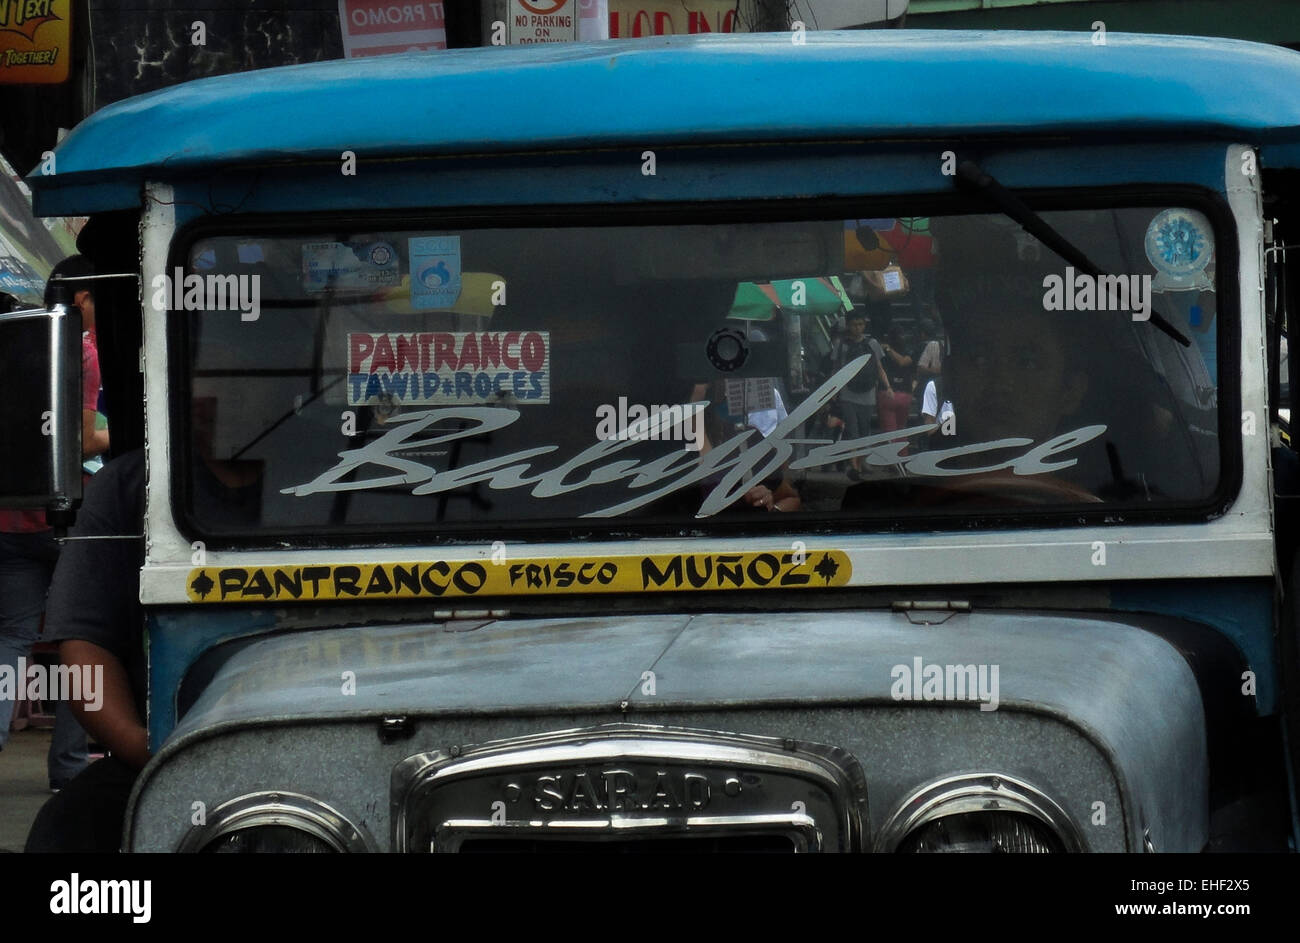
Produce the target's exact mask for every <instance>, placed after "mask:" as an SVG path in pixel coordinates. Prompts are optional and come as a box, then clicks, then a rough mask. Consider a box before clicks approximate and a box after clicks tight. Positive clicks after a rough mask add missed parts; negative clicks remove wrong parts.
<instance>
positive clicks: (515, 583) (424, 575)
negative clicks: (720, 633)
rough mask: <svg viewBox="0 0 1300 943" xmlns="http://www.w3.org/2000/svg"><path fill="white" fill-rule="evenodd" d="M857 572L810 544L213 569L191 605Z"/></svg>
mask: <svg viewBox="0 0 1300 943" xmlns="http://www.w3.org/2000/svg"><path fill="white" fill-rule="evenodd" d="M800 547H802V545H800ZM852 572H853V570H852V566H851V565H850V564H849V558H848V556H847V555H846V554H845V553H844V552H843V551H841V550H811V549H798V550H784V551H782V550H774V551H759V552H750V553H671V554H655V555H648V556H618V557H551V558H545V559H528V560H501V561H499V562H493V561H491V560H437V561H432V562H426V563H349V564H318V565H305V566H230V567H215V566H205V567H197V568H195V569H193V570H191V571H190V573H189V576H188V577H187V578H186V593H187V594H188V596H189V598H190V601H191V602H217V603H221V602H225V603H230V602H308V601H313V600H321V599H334V600H381V599H449V598H464V597H468V596H475V597H486V596H524V595H553V594H580V593H646V592H694V591H706V590H735V589H742V590H759V589H821V588H825V587H828V586H844V585H847V583H848V582H849V577H850V576H851V575H852Z"/></svg>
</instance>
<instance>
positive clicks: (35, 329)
mask: <svg viewBox="0 0 1300 943" xmlns="http://www.w3.org/2000/svg"><path fill="white" fill-rule="evenodd" d="M0 442H3V443H4V450H5V453H6V455H7V459H6V460H5V461H3V462H0V507H11V508H44V509H45V510H46V518H47V520H48V521H49V524H50V526H51V527H54V528H56V529H62V528H66V527H68V526H69V525H71V523H72V519H73V508H74V507H75V506H76V505H77V504H79V503H80V501H81V316H80V314H79V313H77V312H76V311H75V310H73V311H72V312H69V310H68V309H67V308H66V307H64V306H63V305H61V304H56V305H54V307H53V309H52V310H49V311H41V310H32V311H14V312H11V313H9V314H3V315H0Z"/></svg>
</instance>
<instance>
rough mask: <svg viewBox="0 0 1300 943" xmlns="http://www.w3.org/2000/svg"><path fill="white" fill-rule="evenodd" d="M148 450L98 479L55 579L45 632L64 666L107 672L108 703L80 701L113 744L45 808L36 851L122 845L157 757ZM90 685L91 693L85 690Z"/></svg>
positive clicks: (93, 728) (81, 710)
mask: <svg viewBox="0 0 1300 943" xmlns="http://www.w3.org/2000/svg"><path fill="white" fill-rule="evenodd" d="M144 497H145V486H144V453H143V452H142V451H139V450H137V451H134V452H128V453H127V454H125V455H122V456H120V457H119V458H117V459H115V460H113V461H111V462H109V463H108V464H107V465H105V466H104V469H103V470H102V471H101V472H99V474H97V475H95V477H94V478H92V479H91V481H90V484H89V485H88V486H87V488H86V497H85V502H84V503H83V504H82V507H81V510H80V511H79V512H78V513H77V523H76V526H75V527H74V528H73V530H72V533H71V536H72V537H73V538H85V537H95V538H109V539H92V540H79V539H71V540H69V541H67V543H66V544H65V545H64V547H63V550H62V553H61V554H60V556H59V562H58V565H57V566H56V567H55V570H54V578H53V581H52V582H51V584H50V595H49V601H48V603H47V607H46V615H45V623H46V627H45V636H46V638H47V639H50V640H53V641H58V642H60V646H59V655H60V658H61V660H62V662H63V664H65V665H70V666H90V669H91V671H92V672H93V671H94V669H95V668H96V667H97V666H98V667H101V670H102V672H103V681H102V691H100V692H97V693H98V694H99V696H100V698H101V702H100V709H99V710H89V709H88V705H87V701H88V700H89V699H87V701H81V702H77V701H74V702H72V709H73V713H74V714H76V716H77V719H78V720H79V721H80V722H81V725H82V726H83V727H84V728H85V729H86V731H87V732H88V733H90V734H91V735H92V736H93V737H94V738H95V739H96V740H97V741H98V742H99V743H101V744H103V746H104V747H105V748H107V750H108V751H109V752H110V755H109V756H106V757H105V758H104V759H102V760H99V761H98V762H96V763H92V764H91V765H90V766H89V767H87V768H86V770H85V771H84V772H82V773H81V774H80V775H79V776H77V777H76V778H75V779H73V780H72V781H71V782H70V783H68V785H67V786H66V787H64V789H63V790H62V791H61V792H59V793H58V794H57V795H55V796H53V797H52V798H51V799H50V800H49V801H48V802H46V803H45V805H44V806H43V807H42V808H41V811H40V813H39V814H38V815H37V816H36V821H35V822H34V823H33V824H32V830H31V832H30V833H29V834H28V836H27V849H26V850H27V851H41V852H49V851H80V852H86V851H91V852H94V851H109V852H112V851H117V850H119V849H120V847H121V841H122V823H123V818H124V816H125V814H126V805H127V799H128V797H129V796H130V793H131V786H132V785H133V784H134V782H135V778H136V776H137V775H138V774H139V772H140V770H141V769H142V768H143V767H144V765H145V763H146V762H148V760H149V749H148V736H147V734H146V731H145V725H144V717H145V692H146V680H145V679H146V674H145V654H144V611H143V609H142V607H141V605H140V567H141V565H142V563H143V562H144V541H143V538H142V537H141V536H140V535H141V534H143V532H144ZM83 693H84V692H83Z"/></svg>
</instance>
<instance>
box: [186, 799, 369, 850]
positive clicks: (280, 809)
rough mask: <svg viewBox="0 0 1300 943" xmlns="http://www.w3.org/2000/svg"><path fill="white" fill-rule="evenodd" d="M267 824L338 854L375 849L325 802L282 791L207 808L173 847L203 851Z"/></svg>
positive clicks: (361, 833)
mask: <svg viewBox="0 0 1300 943" xmlns="http://www.w3.org/2000/svg"><path fill="white" fill-rule="evenodd" d="M269 825H281V826H286V827H288V828H293V829H297V830H299V831H301V832H305V833H307V834H308V835H311V836H312V837H313V838H317V839H319V840H321V841H323V842H325V843H326V844H328V845H329V846H330V847H331V848H332V849H333V850H334V851H335V852H336V853H338V854H354V853H358V852H371V851H377V850H378V849H377V848H376V846H375V843H374V840H373V839H372V838H371V837H370V836H368V835H367V834H366V833H365V832H363V831H362V830H361V829H360V828H358V827H357V826H356V825H355V824H353V823H352V821H351V820H349V819H348V817H347V816H345V815H344V814H343V813H342V812H340V811H339V810H338V809H336V808H334V807H333V806H331V805H329V804H328V803H326V802H324V801H322V800H320V799H316V798H313V797H311V796H307V795H303V794H302V793H296V792H286V791H284V790H280V789H275V790H270V789H268V790H260V791H258V792H252V793H245V794H244V795H242V796H236V797H235V798H233V799H228V800H226V801H225V802H223V803H221V804H220V805H219V806H217V807H216V808H215V809H212V810H211V811H209V812H208V813H207V815H206V817H205V822H204V824H202V825H196V826H193V827H192V828H190V829H189V830H188V831H187V832H186V833H185V835H184V837H182V839H181V841H180V844H179V845H178V846H177V848H176V850H177V852H180V853H195V852H202V851H203V850H204V849H205V848H207V846H208V845H210V844H212V843H213V842H215V841H217V840H218V839H220V838H223V837H225V836H226V835H230V834H233V833H234V832H238V831H243V830H244V829H248V828H257V827H262V826H269Z"/></svg>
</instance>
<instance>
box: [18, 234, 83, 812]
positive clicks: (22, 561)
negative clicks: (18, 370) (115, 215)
mask: <svg viewBox="0 0 1300 943" xmlns="http://www.w3.org/2000/svg"><path fill="white" fill-rule="evenodd" d="M93 274H94V268H93V267H92V266H91V264H90V262H89V261H87V260H86V259H85V258H83V257H82V256H79V255H74V256H69V257H68V258H66V259H64V260H63V261H62V262H60V263H59V264H58V265H56V266H55V267H54V270H53V271H52V272H51V273H50V278H49V282H51V283H52V282H54V281H55V280H56V279H62V280H63V283H64V286H65V287H66V288H67V289H68V290H69V292H70V294H71V296H72V303H73V305H74V306H75V307H76V308H77V310H78V311H79V312H80V314H81V325H82V337H81V387H82V403H81V406H82V410H81V415H82V438H81V442H82V458H83V459H87V460H89V459H91V458H94V457H95V456H98V455H100V454H102V453H103V452H105V451H107V450H108V445H109V437H108V430H107V429H106V428H103V429H97V428H96V425H97V419H98V410H97V405H98V400H99V387H100V375H99V353H98V349H97V347H96V341H95V298H94V294H93V292H92V291H91V286H92V285H93V282H91V281H88V280H83V279H85V278H86V276H89V275H93ZM53 300H54V290H53V288H52V287H47V288H46V294H45V305H46V307H47V308H48V307H50V306H51V303H52V302H53ZM58 556H59V546H58V544H57V542H56V541H55V540H54V535H53V532H52V531H51V530H50V528H49V526H48V525H47V524H46V522H45V512H44V511H31V510H0V664H3V665H7V666H9V667H10V669H11V670H14V671H16V670H17V666H18V659H19V658H26V657H28V656H30V654H31V650H32V645H33V644H34V643H35V642H36V641H37V638H38V632H39V630H40V624H41V614H42V612H43V611H44V609H45V596H46V592H47V591H48V589H49V586H50V579H51V576H52V574H53V572H54V566H55V562H56V561H57V560H58ZM13 709H14V701H12V700H10V699H7V698H6V699H2V700H0V750H2V749H3V748H4V745H5V743H6V742H7V741H8V738H9V724H10V720H11V718H12V716H13ZM86 763H87V755H86V734H85V732H84V731H83V730H82V729H81V727H80V725H79V724H78V723H77V721H76V718H75V717H74V716H73V714H72V713H71V711H70V710H69V707H68V704H67V702H66V701H63V700H59V701H58V702H57V703H56V706H55V722H54V733H53V736H52V738H51V741H50V750H49V757H48V762H47V766H48V773H49V783H50V789H52V790H54V791H58V790H59V789H60V788H62V786H63V785H64V784H66V783H67V782H68V781H69V780H71V779H72V778H73V777H74V776H76V775H77V773H79V772H80V771H81V770H82V769H84V768H85V766H86Z"/></svg>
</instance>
